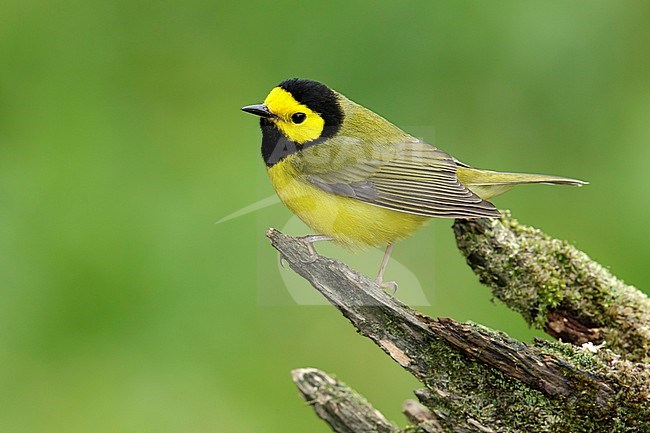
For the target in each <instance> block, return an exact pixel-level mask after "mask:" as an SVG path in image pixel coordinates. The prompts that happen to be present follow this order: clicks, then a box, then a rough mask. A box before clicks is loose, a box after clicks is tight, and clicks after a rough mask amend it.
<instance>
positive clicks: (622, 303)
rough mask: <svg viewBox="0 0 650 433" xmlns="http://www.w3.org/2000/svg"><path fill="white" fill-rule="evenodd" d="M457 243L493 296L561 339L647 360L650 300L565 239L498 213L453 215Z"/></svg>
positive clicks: (649, 338)
mask: <svg viewBox="0 0 650 433" xmlns="http://www.w3.org/2000/svg"><path fill="white" fill-rule="evenodd" d="M454 232H455V234H456V241H457V244H458V248H459V249H460V251H461V252H462V253H463V254H464V255H465V257H466V258H467V263H468V264H469V265H470V266H471V268H472V269H473V270H474V272H475V273H476V274H478V276H479V278H480V281H481V282H482V283H484V284H487V285H489V286H490V287H491V288H492V292H493V293H494V296H495V297H497V298H498V299H500V300H501V301H503V302H504V303H505V304H506V305H507V306H508V307H510V308H511V309H513V310H515V311H517V312H519V313H520V314H521V315H522V316H523V317H524V318H525V319H526V321H528V323H530V324H532V325H533V326H535V327H537V328H541V329H544V330H545V331H546V332H547V333H548V334H550V335H552V336H553V337H556V338H560V339H561V340H562V341H565V342H569V343H573V344H576V345H582V344H584V343H586V342H593V343H596V344H600V343H602V342H605V343H606V346H605V347H607V348H609V349H611V350H613V351H614V352H616V353H618V354H619V355H621V356H623V357H625V358H626V359H629V360H631V361H641V362H649V361H650V299H649V298H648V296H646V295H645V294H644V293H642V292H641V291H639V290H637V289H636V288H634V287H632V286H629V285H626V284H624V283H623V282H622V281H621V280H619V279H618V278H616V277H615V276H613V275H612V274H611V273H610V272H609V271H608V270H607V269H605V268H604V267H603V266H601V265H600V264H598V263H596V262H594V261H593V260H591V259H590V258H589V257H588V256H587V255H586V254H585V253H583V252H582V251H580V250H578V249H577V248H575V247H573V246H572V245H570V244H569V243H568V242H566V241H562V240H558V239H553V238H551V237H550V236H548V235H546V234H545V233H543V232H541V231H540V230H537V229H534V228H532V227H527V226H525V225H522V224H520V223H519V222H518V221H517V220H515V219H514V218H512V217H511V216H510V215H509V213H507V212H506V213H504V215H503V217H502V218H500V219H476V220H457V221H456V223H455V224H454Z"/></svg>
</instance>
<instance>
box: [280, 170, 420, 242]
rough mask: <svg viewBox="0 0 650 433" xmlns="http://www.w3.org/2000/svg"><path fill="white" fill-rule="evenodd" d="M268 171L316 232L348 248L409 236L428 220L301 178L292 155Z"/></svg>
mask: <svg viewBox="0 0 650 433" xmlns="http://www.w3.org/2000/svg"><path fill="white" fill-rule="evenodd" d="M267 170H268V173H269V177H270V178H271V183H272V184H273V187H274V188H275V191H276V193H277V194H278V196H279V197H280V200H282V202H283V203H284V204H285V206H287V207H288V208H289V209H290V210H291V211H292V212H293V213H295V214H296V215H297V216H298V218H300V219H301V220H302V221H303V222H304V223H305V224H307V225H308V226H309V227H311V228H312V229H313V230H314V231H315V232H316V234H322V235H326V236H330V237H332V238H333V239H334V240H335V241H336V242H337V243H339V244H341V245H343V246H345V247H348V248H364V247H369V246H375V247H379V246H385V245H386V244H389V243H392V242H394V241H396V240H398V239H400V238H404V237H407V236H409V235H410V234H411V233H413V231H415V230H416V229H418V228H419V227H420V226H422V224H424V223H425V222H426V221H428V220H429V218H428V217H424V216H420V215H412V214H408V213H403V212H398V211H394V210H391V209H385V208H382V207H378V206H374V205H371V204H368V203H364V202H361V201H359V200H355V199H352V198H348V197H341V196H337V195H334V194H330V193H328V192H325V191H323V190H321V189H319V188H317V187H315V186H313V185H310V184H309V183H306V182H304V181H301V180H299V179H298V175H299V173H298V172H297V171H296V169H295V167H294V166H293V165H292V164H291V163H290V159H289V158H288V159H285V160H283V161H280V162H279V163H277V164H275V165H273V166H272V167H270V168H268V169H267Z"/></svg>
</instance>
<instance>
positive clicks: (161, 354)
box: [0, 0, 650, 433]
mask: <svg viewBox="0 0 650 433" xmlns="http://www.w3.org/2000/svg"><path fill="white" fill-rule="evenodd" d="M336 3H337V2H327V3H323V4H314V3H308V2H289V1H275V2H268V3H266V2H256V1H245V2H234V1H226V2H224V1H221V2H219V1H203V0H188V1H183V2H181V1H176V2H173V1H110V2H100V1H87V0H86V1H81V0H76V1H75V0H64V1H59V2H45V1H29V0H20V1H18V0H5V1H3V2H2V4H1V5H0V59H1V62H0V431H2V432H16V433H18V432H30V433H34V432H57V431H59V432H95V433H101V432H158V433H165V432H222V431H223V432H230V431H232V432H240V433H246V432H265V433H273V432H304V431H311V432H327V431H329V429H328V428H327V427H326V426H325V425H324V424H323V423H321V421H319V420H318V419H317V418H316V417H315V416H314V415H313V413H312V411H311V409H309V408H308V407H307V406H306V405H305V404H304V403H303V402H302V401H301V399H300V398H299V397H298V395H297V392H296V390H295V389H294V387H293V385H292V383H291V381H290V376H289V371H290V370H291V369H293V368H296V367H305V366H314V367H319V368H321V369H324V370H326V371H329V372H334V373H336V374H337V375H338V377H339V378H341V379H342V380H344V381H346V382H348V383H349V384H350V385H352V386H354V387H355V388H356V389H358V390H359V391H361V392H362V393H364V394H365V395H366V396H367V397H368V398H369V399H370V400H371V401H372V402H373V403H374V404H375V405H376V406H377V407H378V408H379V409H381V410H382V411H384V413H386V414H387V415H388V416H389V417H390V418H393V419H395V420H398V421H399V422H400V423H402V424H403V418H402V417H401V415H400V413H399V410H400V405H401V402H402V401H403V400H404V399H405V398H408V397H410V390H411V389H413V388H415V387H417V383H416V382H415V381H414V380H413V379H411V378H410V377H409V376H408V374H407V373H406V372H404V371H403V370H402V369H401V368H400V367H399V366H397V365H396V364H394V363H393V362H391V361H390V360H389V359H387V357H386V356H384V355H383V353H382V352H381V351H380V350H378V349H377V348H375V347H374V346H373V345H372V344H371V343H370V342H368V341H365V340H364V339H363V338H362V337H360V336H358V335H356V334H355V332H354V331H353V329H352V328H351V326H349V325H348V323H347V322H346V321H345V320H344V319H342V318H341V317H340V315H339V314H338V313H337V312H336V311H334V309H333V308H330V307H327V306H308V305H299V304H298V303H296V302H294V301H293V300H292V298H291V296H289V295H288V292H287V289H286V287H285V285H284V284H283V280H282V277H281V273H280V271H279V270H278V267H277V255H276V254H275V252H274V251H273V250H272V248H271V247H269V246H268V245H267V241H266V240H265V238H264V236H263V232H264V229H265V228H266V227H269V226H276V227H283V226H284V225H285V224H286V223H287V221H288V219H289V217H290V214H289V212H288V211H287V210H286V209H284V208H283V207H281V206H280V205H276V206H272V207H268V208H265V209H262V210H260V211H258V212H256V213H252V214H248V215H246V216H244V217H241V218H238V219H234V220H231V221H228V222H225V223H221V224H216V225H215V222H216V221H218V220H219V219H221V218H222V217H224V216H225V215H228V214H230V213H231V212H234V211H236V210H238V209H240V208H241V207H243V206H246V205H249V204H251V203H253V202H256V201H257V200H260V199H263V198H265V197H268V196H270V195H271V194H272V193H273V191H272V188H271V186H270V185H269V183H268V181H267V179H266V178H265V176H266V174H265V173H264V168H263V163H262V161H261V158H260V154H259V142H260V133H259V130H258V127H257V121H256V120H255V119H253V118H252V117H251V116H249V115H246V114H245V113H242V112H240V111H239V108H240V107H241V106H243V105H246V104H251V103H257V102H260V101H261V100H262V99H263V98H264V97H265V95H266V94H267V92H268V91H269V90H270V89H271V88H272V87H273V86H274V85H275V84H277V83H278V82H280V81H282V80H283V79H286V78H289V77H293V76H299V77H305V78H312V79H317V80H320V81H323V82H325V83H327V84H329V85H330V86H332V87H334V88H336V89H337V90H339V91H341V92H342V93H344V94H346V95H347V96H349V97H350V98H352V99H354V100H356V101H358V102H360V103H362V104H363V105H366V106H368V107H369V108H372V109H373V110H375V111H377V112H379V113H381V114H382V115H384V116H385V117H387V118H388V119H390V120H391V121H392V122H394V123H396V124H397V125H401V126H402V127H404V128H405V129H407V130H409V131H411V132H413V133H414V134H416V135H419V136H421V137H422V138H424V139H426V140H428V141H429V142H433V143H435V144H436V145H438V146H439V147H441V148H443V149H444V150H446V151H448V152H449V153H451V154H453V155H455V156H456V157H458V158H459V159H461V160H463V161H466V162H468V163H470V164H474V165H477V166H481V167H484V168H490V169H495V170H518V171H529V172H546V173H552V174H559V175H567V176H572V177H577V178H581V179H585V180H589V181H590V182H591V185H589V186H588V187H585V188H582V189H571V188H560V187H544V186H539V187H528V188H520V189H517V190H514V191H512V192H511V193H509V194H508V195H506V196H504V197H501V198H498V199H497V200H496V204H497V205H498V206H499V207H502V208H509V209H512V210H513V214H514V216H516V217H517V218H519V219H520V220H521V221H523V222H524V223H527V224H530V225H534V226H537V227H540V228H542V229H544V230H545V231H547V232H548V233H550V234H552V235H554V236H556V237H559V238H563V239H568V240H570V241H572V242H574V243H575V244H576V245H577V246H578V247H579V248H581V249H583V250H585V251H586V252H587V253H588V254H590V255H591V256H592V257H593V258H595V259H597V260H599V261H600V262H601V263H603V264H605V265H607V266H609V267H610V269H611V270H612V271H613V272H614V273H615V274H617V275H618V276H620V277H621V278H623V279H624V280H625V281H627V282H628V283H631V284H635V285H637V286H638V287H641V288H646V289H647V288H648V287H650V273H648V268H647V266H648V265H647V260H648V257H650V254H649V253H650V231H649V230H648V228H647V225H646V224H647V220H648V216H649V215H650V200H649V194H648V191H649V190H650V176H649V175H648V167H649V166H650V145H649V144H650V57H649V56H648V52H647V50H648V46H650V26H648V22H649V21H650V3H648V2H642V1H622V2H615V1H609V2H603V1H593V2H585V1H579V2H576V1H569V2H567V1H550V2H549V1H544V2H541V1H539V2H520V1H511V2H498V3H495V2H465V1H463V2H455V1H448V2H428V1H417V2H416V1H411V2H403V3H400V4H392V5H390V4H386V2H376V1H354V2H350V1H346V2H340V4H336ZM450 225H451V221H448V220H437V221H434V222H433V223H431V224H430V225H429V226H427V227H426V228H424V229H422V230H421V231H420V232H418V234H417V236H415V237H414V238H411V239H408V240H406V241H403V242H401V243H400V244H399V245H398V248H396V250H395V253H394V254H395V258H396V259H397V260H399V262H401V263H402V264H403V265H404V266H406V267H408V269H409V270H410V271H411V272H413V273H414V274H415V275H417V277H418V278H419V280H420V283H421V284H422V287H424V288H425V291H426V290H430V292H428V293H427V296H428V297H429V299H430V300H431V301H432V305H431V306H423V307H421V310H422V311H424V312H425V313H427V314H431V315H434V316H448V317H453V318H455V319H458V320H473V321H476V322H479V323H483V324H485V325H487V326H490V327H494V328H498V329H502V330H504V331H506V332H508V333H509V334H511V335H512V336H514V337H516V338H520V339H525V340H530V339H531V338H532V336H533V335H537V336H541V335H542V334H541V333H539V332H537V331H531V330H530V329H528V327H527V326H526V324H525V323H524V322H523V320H522V319H521V318H520V317H519V316H517V315H516V314H514V313H512V312H510V311H509V310H507V309H506V308H504V307H503V306H502V305H499V304H498V303H491V302H490V294H489V291H488V290H487V289H486V288H484V287H482V286H480V285H479V284H478V282H477V279H476V277H475V276H474V275H473V274H472V272H471V270H470V269H469V268H468V267H467V266H466V265H465V264H464V260H463V258H462V257H461V256H460V254H459V253H458V251H457V250H456V248H455V244H454V240H453V236H452V232H451V230H450ZM304 233H307V230H306V229H302V230H301V229H299V230H296V232H294V233H293V234H304ZM319 248H320V247H319ZM326 251H328V252H330V253H332V254H333V255H337V251H338V250H337V249H336V248H334V247H326ZM373 266H374V265H373ZM371 270H372V271H374V269H369V270H367V271H368V272H370V271H371ZM284 272H288V271H284ZM390 272H391V271H390V268H389V270H388V275H387V277H388V278H390ZM399 296H400V294H399V292H398V297H399Z"/></svg>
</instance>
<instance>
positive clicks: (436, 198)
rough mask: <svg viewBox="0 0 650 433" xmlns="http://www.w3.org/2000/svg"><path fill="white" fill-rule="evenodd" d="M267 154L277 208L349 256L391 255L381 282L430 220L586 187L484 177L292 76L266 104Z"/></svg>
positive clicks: (385, 284) (551, 179)
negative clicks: (540, 192)
mask: <svg viewBox="0 0 650 433" xmlns="http://www.w3.org/2000/svg"><path fill="white" fill-rule="evenodd" d="M242 110H243V111H245V112H247V113H250V114H253V115H256V116H259V118H260V128H261V130H262V144H261V153H262V158H263V160H264V163H265V165H266V171H267V173H268V175H269V178H270V181H271V184H272V185H273V188H274V189H275V192H276V194H277V195H278V197H279V198H280V201H281V202H282V203H283V204H284V205H285V206H286V207H287V208H289V210H290V211H292V212H293V213H294V214H295V215H297V216H298V218H300V219H301V220H302V221H303V222H304V223H305V224H306V225H307V226H309V227H310V228H311V229H312V230H314V231H315V234H313V235H308V236H303V237H301V240H302V241H304V242H305V243H306V244H307V246H308V248H309V251H310V253H311V255H312V257H316V251H315V249H314V246H313V244H314V242H319V241H334V242H335V243H337V244H339V245H341V246H343V247H346V248H348V249H352V250H359V249H364V248H368V247H385V252H384V256H383V259H382V262H381V264H380V268H379V272H378V273H377V276H376V278H375V283H376V284H377V285H378V286H380V287H382V288H393V290H397V283H396V282H394V281H384V272H385V269H386V266H387V263H388V260H389V257H390V254H391V251H392V249H393V245H394V244H395V242H396V241H398V240H400V239H403V238H406V237H408V236H411V235H412V234H413V232H415V231H416V230H417V229H418V228H420V227H421V226H422V225H424V224H425V223H426V222H427V221H429V220H430V219H431V218H436V217H441V218H456V219H474V218H498V217H499V216H500V215H501V214H500V212H499V210H498V209H497V208H496V207H495V206H494V205H493V204H492V203H491V202H490V201H488V200H490V199H491V198H493V197H495V196H497V195H500V194H503V193H504V192H506V191H508V190H510V189H511V188H512V187H513V186H515V185H520V184H553V185H573V186H582V185H585V184H586V183H587V182H583V181H581V180H577V179H570V178H566V177H560V176H551V175H540V174H523V173H507V172H497V171H490V170H482V169H478V168H474V167H472V166H470V165H468V164H465V163H463V162H461V161H459V160H458V159H456V158H454V157H453V156H451V155H449V154H448V153H446V152H444V151H443V150H441V149H438V148H437V147H435V146H433V145H431V144H429V143H426V142H425V141H422V140H420V139H418V138H416V137H413V136H412V135H410V134H408V133H406V132H404V131H402V130H401V129H400V128H398V127H397V126H395V125H393V124H392V123H390V122H389V121H388V120H386V119H384V118H383V117H381V116H380V115H378V114H376V113H374V112H373V111H371V110H369V109H367V108H365V107H363V106H361V105H359V104H357V103H355V102H353V101H351V100H350V99H348V98H346V97H345V96H343V95H342V94H341V93H339V92H337V91H335V90H333V89H331V88H330V87H328V86H326V85H325V84H322V83H320V82H317V81H313V80H307V79H300V78H291V79H288V80H285V81H283V82H281V83H280V84H278V85H277V86H276V87H274V88H273V89H272V90H271V91H270V93H269V94H268V96H267V97H266V98H265V99H264V102H263V103H261V104H254V105H247V106H245V107H242Z"/></svg>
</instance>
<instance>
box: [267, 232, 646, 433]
mask: <svg viewBox="0 0 650 433" xmlns="http://www.w3.org/2000/svg"><path fill="white" fill-rule="evenodd" d="M267 236H268V237H269V238H270V240H271V242H272V244H273V246H274V247H275V248H276V249H277V250H278V251H279V252H280V254H281V255H282V257H283V258H284V259H285V260H286V261H287V263H288V264H289V266H291V268H292V269H293V270H294V271H296V272H297V273H298V274H300V275H301V276H302V277H304V278H305V279H307V280H308V281H309V282H310V283H311V284H312V285H313V286H314V287H315V288H316V289H317V290H318V291H319V292H320V293H322V294H323V296H325V297H326V298H327V299H328V300H329V301H330V302H331V303H332V304H333V305H334V306H335V307H336V308H338V309H339V310H340V311H341V313H343V315H344V316H345V317H347V318H348V319H349V320H350V322H351V323H352V324H353V326H355V328H356V329H357V331H358V332H359V333H361V334H362V335H364V336H366V337H368V338H370V339H371V340H372V341H374V342H375V343H376V344H377V345H378V346H379V347H381V349H382V350H384V352H386V353H387V354H388V355H389V356H391V358H393V359H394V360H395V361H396V362H397V363H399V364H400V365H401V366H402V367H404V368H405V369H406V370H408V371H409V372H410V373H411V374H412V375H414V376H415V377H416V378H418V379H419V380H420V381H421V382H422V383H423V384H425V385H426V387H427V388H426V389H425V390H420V391H417V392H416V396H417V397H418V399H419V400H420V402H421V403H422V404H423V405H424V406H426V407H427V408H428V416H427V419H426V420H423V421H422V422H419V423H418V425H417V426H414V427H412V428H408V429H407V431H413V432H415V431H418V432H436V431H444V432H474V431H476V432H489V431H506V432H530V431H536V432H540V433H542V432H557V431H563V432H564V431H572V432H582V431H584V432H587V431H588V432H608V433H609V432H635V431H645V430H648V429H650V401H649V396H650V367H648V365H645V364H634V363H632V362H630V361H626V360H622V359H620V357H617V356H616V355H614V354H613V353H612V352H611V351H608V350H601V351H600V352H599V354H598V355H594V354H592V353H590V352H588V351H586V350H582V349H578V348H575V347H573V346H570V345H568V344H563V343H549V342H536V344H535V345H532V346H529V345H526V344H524V343H520V342H518V341H516V340H513V339H512V338H510V337H508V336H507V335H505V334H503V333H499V332H496V331H492V330H489V329H487V328H485V327H482V326H480V325H477V324H472V323H458V322H455V321H453V320H451V319H438V320H434V319H432V318H429V317H426V316H423V315H421V314H419V313H418V312H416V311H414V310H412V309H411V308H409V307H407V306H405V305H403V304H401V303H400V302H399V301H397V300H396V299H395V298H392V297H390V296H389V295H388V294H386V293H385V292H384V291H382V290H380V289H379V288H378V287H377V286H376V285H375V284H374V283H373V282H372V281H370V280H369V279H368V278H366V277H365V276H363V275H361V274H359V273H357V272H356V271H354V270H352V269H350V268H349V267H347V266H346V265H345V264H343V263H341V262H338V261H336V260H332V259H328V258H325V257H321V256H316V257H313V256H312V255H311V254H310V252H309V251H308V248H307V246H306V245H305V244H304V243H303V242H302V241H300V240H299V239H295V238H291V237H289V236H286V235H283V234H282V233H280V232H278V231H276V230H273V229H271V230H269V231H268V232H267ZM355 398H356V397H355ZM318 413H319V415H321V416H322V414H321V413H320V412H318ZM420 414H421V412H420ZM364 419H367V418H364ZM409 419H412V420H413V419H416V418H412V417H410V416H409ZM388 425H389V426H392V424H390V423H388ZM348 427H349V429H348V430H345V429H343V430H336V431H346V432H347V431H350V432H362V431H363V432H365V431H385V430H380V426H379V425H378V426H376V428H375V429H374V430H373V429H372V428H371V429H365V428H364V429H354V427H353V426H350V425H348ZM373 428H374V427H373ZM382 428H385V427H382ZM388 431H390V430H388Z"/></svg>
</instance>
